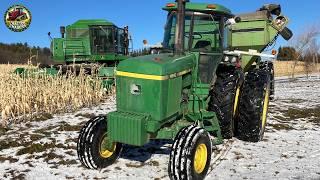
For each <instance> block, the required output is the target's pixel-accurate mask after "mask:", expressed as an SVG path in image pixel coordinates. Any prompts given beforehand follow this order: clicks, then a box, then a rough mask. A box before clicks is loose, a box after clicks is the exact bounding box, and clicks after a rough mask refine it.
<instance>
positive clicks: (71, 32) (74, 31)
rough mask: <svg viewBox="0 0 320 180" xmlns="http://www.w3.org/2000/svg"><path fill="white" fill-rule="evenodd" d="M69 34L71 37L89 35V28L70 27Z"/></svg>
mask: <svg viewBox="0 0 320 180" xmlns="http://www.w3.org/2000/svg"><path fill="white" fill-rule="evenodd" d="M67 35H68V37H69V38H83V37H88V35H89V30H88V29H69V30H67Z"/></svg>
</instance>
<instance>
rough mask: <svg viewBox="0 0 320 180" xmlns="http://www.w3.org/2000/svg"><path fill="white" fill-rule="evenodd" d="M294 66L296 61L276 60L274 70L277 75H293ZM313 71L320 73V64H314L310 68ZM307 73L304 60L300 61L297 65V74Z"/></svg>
mask: <svg viewBox="0 0 320 180" xmlns="http://www.w3.org/2000/svg"><path fill="white" fill-rule="evenodd" d="M293 66H294V61H275V62H274V68H275V69H274V71H275V76H278V77H280V76H290V77H291V75H292V71H293ZM310 71H311V73H319V72H320V64H318V65H317V66H312V68H310ZM304 74H306V69H305V66H304V63H303V62H298V63H297V65H296V67H295V75H304Z"/></svg>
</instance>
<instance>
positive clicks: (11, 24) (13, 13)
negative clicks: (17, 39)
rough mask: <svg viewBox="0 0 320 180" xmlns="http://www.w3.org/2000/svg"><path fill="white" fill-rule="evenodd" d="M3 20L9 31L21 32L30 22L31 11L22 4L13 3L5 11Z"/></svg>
mask: <svg viewBox="0 0 320 180" xmlns="http://www.w3.org/2000/svg"><path fill="white" fill-rule="evenodd" d="M4 21H5V24H6V26H7V27H8V28H9V29H10V30H11V31H14V32H22V31H24V30H26V29H27V28H28V27H29V25H30V23H31V13H30V11H29V10H28V9H27V8H26V7H24V6H22V5H13V6H11V7H9V9H8V10H7V11H6V13H5V15H4Z"/></svg>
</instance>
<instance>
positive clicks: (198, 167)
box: [194, 143, 208, 174]
mask: <svg viewBox="0 0 320 180" xmlns="http://www.w3.org/2000/svg"><path fill="white" fill-rule="evenodd" d="M207 156H208V151H207V146H206V145H205V144H203V143H202V144H199V145H198V146H197V149H196V153H195V155H194V170H195V171H196V173H198V174H200V173H202V171H203V170H204V168H205V167H206V164H207Z"/></svg>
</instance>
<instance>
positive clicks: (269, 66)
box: [259, 61, 275, 100]
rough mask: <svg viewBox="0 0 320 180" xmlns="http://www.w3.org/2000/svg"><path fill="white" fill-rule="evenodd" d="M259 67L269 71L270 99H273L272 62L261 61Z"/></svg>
mask: <svg viewBox="0 0 320 180" xmlns="http://www.w3.org/2000/svg"><path fill="white" fill-rule="evenodd" d="M259 68H260V69H264V70H266V71H268V72H269V73H270V74H269V77H270V100H273V99H274V93H275V90H274V65H273V62H270V61H266V62H261V64H260V66H259Z"/></svg>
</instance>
